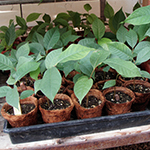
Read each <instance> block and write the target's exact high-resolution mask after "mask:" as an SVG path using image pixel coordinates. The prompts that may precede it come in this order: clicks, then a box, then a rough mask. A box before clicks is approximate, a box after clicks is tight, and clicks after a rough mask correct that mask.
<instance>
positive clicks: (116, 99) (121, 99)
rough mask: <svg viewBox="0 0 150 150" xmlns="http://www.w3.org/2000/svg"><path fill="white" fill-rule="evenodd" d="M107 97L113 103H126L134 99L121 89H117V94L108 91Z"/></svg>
mask: <svg viewBox="0 0 150 150" xmlns="http://www.w3.org/2000/svg"><path fill="white" fill-rule="evenodd" d="M105 98H106V99H107V100H108V101H110V102H112V103H116V104H121V103H126V102H129V101H131V100H132V98H131V97H130V96H129V95H127V94H125V93H123V92H120V91H116V94H115V95H114V92H110V93H107V94H106V95H105Z"/></svg>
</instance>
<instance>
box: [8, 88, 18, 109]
mask: <svg viewBox="0 0 150 150" xmlns="http://www.w3.org/2000/svg"><path fill="white" fill-rule="evenodd" d="M6 102H7V103H8V104H9V105H11V106H12V107H15V108H17V109H19V108H18V105H19V93H18V91H17V87H16V86H14V88H13V89H10V90H9V91H8V92H7V95H6Z"/></svg>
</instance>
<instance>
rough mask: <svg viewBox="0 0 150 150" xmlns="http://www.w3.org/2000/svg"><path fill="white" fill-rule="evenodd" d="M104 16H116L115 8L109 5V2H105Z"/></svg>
mask: <svg viewBox="0 0 150 150" xmlns="http://www.w3.org/2000/svg"><path fill="white" fill-rule="evenodd" d="M104 16H105V17H106V18H111V17H113V16H114V9H113V8H112V7H111V6H110V5H109V3H108V2H106V4H105V8H104Z"/></svg>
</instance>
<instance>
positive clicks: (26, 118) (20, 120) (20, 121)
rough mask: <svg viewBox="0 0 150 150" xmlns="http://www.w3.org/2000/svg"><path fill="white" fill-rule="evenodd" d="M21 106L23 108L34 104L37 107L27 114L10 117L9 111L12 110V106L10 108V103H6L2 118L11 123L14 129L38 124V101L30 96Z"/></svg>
mask: <svg viewBox="0 0 150 150" xmlns="http://www.w3.org/2000/svg"><path fill="white" fill-rule="evenodd" d="M20 104H21V106H22V105H23V104H33V105H34V106H35V107H34V109H32V110H31V111H30V112H28V113H27V114H22V115H10V114H9V113H8V111H9V110H10V109H11V108H12V106H10V105H9V104H8V103H5V104H4V105H3V107H2V109H1V114H2V116H3V117H4V118H5V119H6V120H7V121H8V122H9V124H10V125H11V126H12V127H23V126H29V125H34V124H36V123H37V111H38V101H37V99H36V98H35V97H33V96H30V97H28V98H25V99H22V100H20Z"/></svg>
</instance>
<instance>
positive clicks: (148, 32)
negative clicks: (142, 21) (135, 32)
mask: <svg viewBox="0 0 150 150" xmlns="http://www.w3.org/2000/svg"><path fill="white" fill-rule="evenodd" d="M145 36H149V37H150V28H149V29H148V30H147V31H146V33H145Z"/></svg>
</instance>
